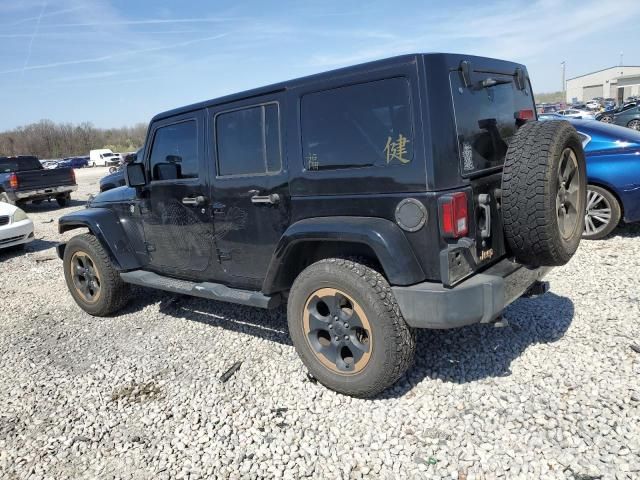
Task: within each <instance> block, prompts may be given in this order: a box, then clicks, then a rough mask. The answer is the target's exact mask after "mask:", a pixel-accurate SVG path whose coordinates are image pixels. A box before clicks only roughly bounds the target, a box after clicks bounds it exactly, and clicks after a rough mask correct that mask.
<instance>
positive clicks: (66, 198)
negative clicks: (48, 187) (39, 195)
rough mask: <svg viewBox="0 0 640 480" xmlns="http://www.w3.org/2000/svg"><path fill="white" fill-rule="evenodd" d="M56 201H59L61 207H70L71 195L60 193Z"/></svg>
mask: <svg viewBox="0 0 640 480" xmlns="http://www.w3.org/2000/svg"><path fill="white" fill-rule="evenodd" d="M56 202H58V205H59V206H60V207H63V208H64V207H68V206H69V203H70V202H71V195H60V196H59V197H56Z"/></svg>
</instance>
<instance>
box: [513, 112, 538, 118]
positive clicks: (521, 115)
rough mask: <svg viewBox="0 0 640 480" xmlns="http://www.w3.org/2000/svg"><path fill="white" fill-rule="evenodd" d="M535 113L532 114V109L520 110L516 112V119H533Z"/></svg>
mask: <svg viewBox="0 0 640 480" xmlns="http://www.w3.org/2000/svg"><path fill="white" fill-rule="evenodd" d="M534 117H535V115H534V114H533V110H520V111H519V112H518V113H517V117H516V118H517V119H518V120H533V119H534Z"/></svg>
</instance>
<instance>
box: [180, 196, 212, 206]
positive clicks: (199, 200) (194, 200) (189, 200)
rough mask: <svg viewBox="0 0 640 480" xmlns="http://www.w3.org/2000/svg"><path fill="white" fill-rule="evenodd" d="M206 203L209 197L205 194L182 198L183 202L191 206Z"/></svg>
mask: <svg viewBox="0 0 640 480" xmlns="http://www.w3.org/2000/svg"><path fill="white" fill-rule="evenodd" d="M205 203H207V197H205V196H203V195H198V196H197V197H184V198H183V199H182V204H183V205H188V206H190V207H199V206H200V205H204V204H205Z"/></svg>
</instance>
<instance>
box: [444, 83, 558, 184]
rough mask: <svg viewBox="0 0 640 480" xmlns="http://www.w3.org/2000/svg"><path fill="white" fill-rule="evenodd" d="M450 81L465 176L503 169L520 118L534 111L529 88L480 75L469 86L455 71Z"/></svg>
mask: <svg viewBox="0 0 640 480" xmlns="http://www.w3.org/2000/svg"><path fill="white" fill-rule="evenodd" d="M450 81H451V94H452V97H453V105H454V111H455V121H456V129H457V132H458V148H459V153H460V166H461V171H462V174H463V175H469V174H473V173H476V172H479V171H482V170H486V169H490V168H493V167H499V166H501V165H502V164H503V163H504V157H505V155H506V153H507V147H508V146H509V142H510V141H511V138H512V137H513V135H514V134H515V133H516V130H517V129H518V125H520V124H521V121H520V120H518V117H519V116H520V115H521V114H522V113H525V112H526V113H527V114H529V115H533V112H534V110H535V106H534V104H533V100H532V97H531V93H530V91H529V86H528V85H527V86H526V87H525V90H519V89H518V88H517V87H516V85H515V82H514V77H513V76H508V75H500V74H493V73H492V74H484V73H483V74H480V73H478V72H475V73H474V76H473V82H472V85H469V86H465V85H464V83H463V81H462V78H461V76H460V73H459V72H452V73H451V74H450ZM483 82H484V83H483ZM548 108H551V107H545V112H546V111H547V109H548ZM565 113H567V112H565Z"/></svg>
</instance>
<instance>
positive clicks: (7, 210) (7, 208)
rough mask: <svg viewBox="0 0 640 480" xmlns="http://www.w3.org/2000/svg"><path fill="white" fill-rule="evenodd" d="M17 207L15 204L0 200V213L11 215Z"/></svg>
mask: <svg viewBox="0 0 640 480" xmlns="http://www.w3.org/2000/svg"><path fill="white" fill-rule="evenodd" d="M17 209H18V207H16V206H15V205H11V204H9V203H4V202H0V215H2V216H5V215H8V216H11V215H13V214H14V213H16V210H17Z"/></svg>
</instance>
